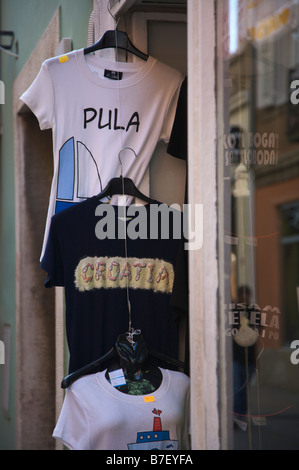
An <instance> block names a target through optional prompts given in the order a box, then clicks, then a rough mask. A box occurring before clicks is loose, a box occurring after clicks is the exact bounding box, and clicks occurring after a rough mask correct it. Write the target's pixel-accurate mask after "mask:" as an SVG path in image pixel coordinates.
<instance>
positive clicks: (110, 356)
mask: <svg viewBox="0 0 299 470" xmlns="http://www.w3.org/2000/svg"><path fill="white" fill-rule="evenodd" d="M135 331H138V330H135ZM128 336H129V337H130V334H129V333H125V334H122V335H119V337H118V338H117V341H116V343H115V345H114V346H113V348H111V349H110V350H109V351H108V352H107V353H106V354H104V355H103V356H101V357H100V358H98V359H96V360H95V361H93V362H90V363H89V364H86V365H85V366H83V367H81V368H80V369H78V370H77V371H74V372H72V373H71V374H69V375H68V376H67V377H65V378H64V379H63V380H62V382H61V388H63V389H65V388H68V387H69V386H70V385H71V384H72V383H74V382H75V381H76V380H78V379H80V378H81V377H84V376H85V375H88V374H93V373H95V372H98V371H99V370H103V369H104V368H105V366H106V365H107V364H109V362H110V364H112V363H113V362H112V361H113V360H114V361H115V360H116V361H117V363H118V367H120V366H121V367H123V368H124V369H125V370H126V371H127V372H128V374H129V375H130V377H131V378H132V375H133V376H134V374H135V373H136V372H137V371H138V370H139V369H140V367H141V366H144V367H146V366H149V367H150V368H151V369H152V371H153V370H156V369H153V367H154V366H153V363H155V362H156V364H157V365H158V364H159V365H161V366H164V367H169V366H172V367H174V368H181V369H183V368H184V363H183V362H182V361H179V360H177V359H174V358H171V357H168V356H166V355H164V354H161V353H158V352H157V351H155V350H151V349H147V345H146V343H145V341H144V339H143V336H142V335H141V336H140V337H139V338H138V341H134V344H135V346H134V344H133V345H132V343H130V341H129V342H128V339H127V338H128ZM150 359H153V360H154V361H153V362H152V363H150V364H148V362H147V360H150ZM155 360H156V361H155ZM114 368H115V367H114ZM155 378H156V379H157V377H155Z"/></svg>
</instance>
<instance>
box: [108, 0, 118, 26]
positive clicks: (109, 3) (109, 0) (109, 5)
mask: <svg viewBox="0 0 299 470" xmlns="http://www.w3.org/2000/svg"><path fill="white" fill-rule="evenodd" d="M107 10H108V12H109V14H110V15H111V16H112V18H113V19H114V22H115V29H116V28H117V25H118V22H119V18H118V19H116V17H115V16H114V15H113V13H112V11H111V0H108V3H107Z"/></svg>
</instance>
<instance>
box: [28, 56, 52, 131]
mask: <svg viewBox="0 0 299 470" xmlns="http://www.w3.org/2000/svg"><path fill="white" fill-rule="evenodd" d="M20 99H21V100H22V101H23V102H24V103H25V104H26V105H27V106H28V107H29V108H30V109H31V111H32V112H33V113H34V114H35V116H36V117H37V119H38V122H39V126H40V128H41V130H44V129H50V128H52V127H53V116H54V86H53V81H52V77H51V73H50V70H49V66H48V62H47V61H45V62H44V63H43V64H42V66H41V68H40V71H39V73H38V75H37V76H36V78H35V80H34V81H33V83H32V84H31V85H30V87H29V88H28V89H27V90H26V91H25V92H24V93H23V94H22V96H21V97H20Z"/></svg>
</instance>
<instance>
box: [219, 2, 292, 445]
mask: <svg viewBox="0 0 299 470" xmlns="http://www.w3.org/2000/svg"><path fill="white" fill-rule="evenodd" d="M217 34H218V38H217V45H218V46H217V47H218V50H217V58H218V61H217V66H218V69H217V70H218V73H217V97H218V111H219V112H218V129H219V135H218V142H220V145H219V147H218V170H219V201H220V202H219V207H220V210H221V211H223V214H222V217H221V218H220V221H223V222H222V223H221V224H222V225H221V224H220V226H219V234H220V235H219V236H220V237H222V238H221V240H220V243H223V250H224V253H225V259H227V260H229V262H228V263H227V265H225V264H224V266H225V271H224V272H221V273H220V277H221V281H222V283H223V285H229V287H228V288H226V290H225V296H224V303H225V305H224V306H222V308H221V309H220V310H221V314H222V315H224V316H225V332H224V333H223V334H224V336H225V340H224V341H225V343H226V362H225V367H226V371H227V375H226V377H227V381H228V382H229V386H228V388H227V403H228V405H227V416H228V423H229V425H228V428H229V433H230V436H231V440H230V441H229V442H230V444H229V445H230V446H231V447H233V448H234V449H262V450H266V449H281V450H282V449H292V450H293V449H299V438H298V436H299V1H298V0H227V1H223V0H218V3H217ZM223 194H224V195H225V199H224V202H222V201H221V200H220V198H221V197H222V195H223ZM227 277H229V280H230V282H229V284H228V283H227V282H226V279H227Z"/></svg>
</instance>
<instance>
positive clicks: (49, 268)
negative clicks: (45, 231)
mask: <svg viewBox="0 0 299 470" xmlns="http://www.w3.org/2000/svg"><path fill="white" fill-rule="evenodd" d="M41 268H42V269H43V270H44V271H46V272H47V273H48V276H47V279H46V281H45V287H53V286H64V274H63V273H64V269H63V257H62V241H61V237H60V236H59V230H58V229H57V227H56V216H53V217H52V220H51V225H50V231H49V236H48V241H47V245H46V249H45V253H44V256H43V258H42V260H41Z"/></svg>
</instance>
